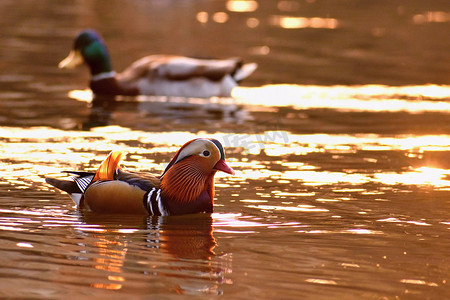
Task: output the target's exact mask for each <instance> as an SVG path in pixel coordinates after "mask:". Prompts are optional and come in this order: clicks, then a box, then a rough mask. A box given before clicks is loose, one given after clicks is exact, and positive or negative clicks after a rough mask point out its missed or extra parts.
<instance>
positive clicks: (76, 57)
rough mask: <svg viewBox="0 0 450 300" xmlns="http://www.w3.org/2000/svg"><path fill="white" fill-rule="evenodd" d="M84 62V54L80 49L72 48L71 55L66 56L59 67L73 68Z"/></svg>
mask: <svg viewBox="0 0 450 300" xmlns="http://www.w3.org/2000/svg"><path fill="white" fill-rule="evenodd" d="M83 62H84V59H83V56H82V55H81V52H80V51H75V50H72V51H70V53H69V55H67V57H66V58H64V59H63V60H62V61H61V62H60V63H59V64H58V68H60V69H72V68H75V67H76V66H79V65H81V64H82V63H83Z"/></svg>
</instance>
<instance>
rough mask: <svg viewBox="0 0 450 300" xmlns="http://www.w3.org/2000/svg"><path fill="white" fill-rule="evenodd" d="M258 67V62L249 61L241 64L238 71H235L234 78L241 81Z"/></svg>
mask: <svg viewBox="0 0 450 300" xmlns="http://www.w3.org/2000/svg"><path fill="white" fill-rule="evenodd" d="M256 68H258V64H257V63H247V64H243V65H242V66H240V68H237V69H236V71H235V72H234V73H233V78H234V80H235V81H236V82H238V83H239V82H241V81H242V80H243V79H245V78H247V77H248V76H250V75H251V74H252V73H253V72H254V71H255V70H256Z"/></svg>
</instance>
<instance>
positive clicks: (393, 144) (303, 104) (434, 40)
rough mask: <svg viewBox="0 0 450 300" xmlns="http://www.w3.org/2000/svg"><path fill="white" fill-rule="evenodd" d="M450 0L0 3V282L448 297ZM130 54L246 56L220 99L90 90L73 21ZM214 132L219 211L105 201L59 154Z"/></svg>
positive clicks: (42, 288)
mask: <svg viewBox="0 0 450 300" xmlns="http://www.w3.org/2000/svg"><path fill="white" fill-rule="evenodd" d="M447 2H448V1H398V0H396V1H362V0H355V1H336V0H335V1H331V0H328V1H319V0H309V1H290V0H280V1H193V0H191V1H188V0H186V1H143V0H142V1H141V0H132V1H123V0H113V1H66V0H64V1H46V0H41V1H38V2H36V1H27V0H22V1H9V0H3V1H1V2H0V28H1V29H0V33H1V34H0V178H1V179H2V180H0V253H1V255H0V274H1V277H2V281H1V283H0V298H5V299H75V298H76V299H80V298H81V299H91V298H92V299H123V298H124V297H131V298H133V299H172V298H173V299H175V298H182V299H184V298H195V299H197V298H200V299H214V298H219V297H221V298H225V299H248V298H255V299H447V298H449V297H450V292H449V291H450V289H449V286H448V285H449V280H450V278H449V274H450V273H449V270H450V263H449V261H450V259H449V258H450V257H449V254H448V253H449V250H450V242H449V241H450V239H449V238H450V218H449V213H448V211H449V208H450V86H449V81H450V77H449V74H450V55H449V53H450V52H449V50H450V39H449V38H448V32H450V31H449V29H450V11H449V9H448V3H447ZM85 28H94V29H96V30H97V31H98V32H100V33H101V34H102V36H103V37H104V39H105V42H106V44H107V46H108V49H109V51H110V54H111V59H112V62H113V66H114V67H115V69H116V70H117V71H122V70H123V69H124V68H125V67H127V66H128V65H129V64H131V63H132V62H133V61H135V60H136V59H138V58H140V57H143V56H145V55H148V54H157V53H168V54H180V55H188V56H196V57H221V58H224V57H242V58H243V59H244V60H245V61H249V62H256V63H257V64H258V69H257V70H256V72H255V73H254V74H253V75H252V76H251V77H249V78H248V79H246V80H245V81H244V82H243V84H242V86H241V87H238V88H236V89H235V90H234V91H233V94H232V95H233V97H232V98H230V99H228V98H227V99H218V98H213V99H183V98H170V99H168V98H166V97H149V96H146V97H143V96H139V97H135V98H123V97H122V98H120V97H119V98H117V99H116V100H117V101H107V102H101V101H100V102H99V101H94V102H92V95H91V94H90V92H89V91H86V90H85V89H86V88H87V86H88V80H89V74H88V70H87V68H86V67H79V68H77V69H74V70H60V69H58V68H57V65H58V62H59V61H60V60H61V59H63V58H64V57H65V56H66V55H67V53H68V51H69V50H70V48H71V46H72V43H73V38H74V36H75V35H76V34H77V33H78V32H79V31H80V30H82V29H85ZM197 137H212V138H216V139H218V140H220V141H221V142H222V144H223V145H224V146H225V150H226V154H227V161H228V162H229V164H230V166H231V167H233V169H235V170H236V175H235V176H228V175H226V174H217V176H216V200H215V205H214V213H213V214H198V215H188V216H178V217H138V216H128V215H100V214H94V213H92V212H88V211H83V210H77V209H76V207H75V206H74V204H73V202H72V201H71V200H70V199H69V197H68V196H67V195H65V194H63V193H60V192H58V191H55V190H54V189H53V188H52V187H50V186H48V185H47V184H46V183H45V182H44V179H45V177H47V176H50V177H61V176H64V174H61V171H63V170H95V168H96V167H97V166H98V165H99V164H100V163H101V161H102V160H103V159H104V158H105V157H106V155H107V154H108V153H109V152H110V151H111V150H123V151H125V152H126V153H127V155H126V157H125V158H124V160H123V163H122V164H123V166H124V167H126V168H128V169H130V170H137V171H146V170H148V171H149V172H151V173H157V174H158V173H161V172H162V171H163V170H164V167H165V166H166V164H167V163H168V162H169V161H170V159H171V158H172V157H173V155H174V153H175V152H176V151H177V150H178V149H179V147H180V146H181V145H183V144H184V143H185V142H186V141H188V140H190V139H193V138H197Z"/></svg>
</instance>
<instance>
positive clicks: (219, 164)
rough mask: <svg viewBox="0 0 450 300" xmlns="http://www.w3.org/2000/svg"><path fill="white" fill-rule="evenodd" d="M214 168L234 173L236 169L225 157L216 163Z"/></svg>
mask: <svg viewBox="0 0 450 300" xmlns="http://www.w3.org/2000/svg"><path fill="white" fill-rule="evenodd" d="M214 169H216V170H219V171H222V172H225V173H228V174H231V175H234V170H233V169H232V168H230V167H229V166H228V165H227V164H226V163H225V161H224V160H223V159H220V160H219V161H218V162H217V163H216V165H215V166H214Z"/></svg>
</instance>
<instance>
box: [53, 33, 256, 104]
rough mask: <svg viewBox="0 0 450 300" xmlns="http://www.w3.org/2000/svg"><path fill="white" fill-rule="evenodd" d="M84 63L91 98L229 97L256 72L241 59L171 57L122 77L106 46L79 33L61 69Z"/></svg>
mask: <svg viewBox="0 0 450 300" xmlns="http://www.w3.org/2000/svg"><path fill="white" fill-rule="evenodd" d="M83 62H86V63H87V64H88V66H89V68H90V71H91V75H92V78H91V82H90V87H91V89H92V91H93V92H94V94H107V95H158V96H181V97H197V98H209V97H213V96H218V97H229V96H230V95H231V91H232V89H233V88H234V87H235V86H237V85H238V83H239V82H240V81H241V80H243V79H244V78H246V77H247V76H249V75H250V74H251V73H253V71H254V70H255V69H256V67H257V65H256V64H254V63H250V64H243V63H242V61H241V60H240V59H237V58H230V59H223V60H218V59H197V58H189V57H184V56H174V55H150V56H146V57H143V58H141V59H139V60H137V61H136V62H134V63H133V64H132V65H131V66H129V67H128V68H127V69H125V70H124V71H123V72H122V73H120V74H117V73H115V72H114V71H113V68H112V66H111V61H110V58H109V54H108V51H107V49H106V46H105V44H104V42H103V40H102V38H101V37H100V35H98V34H97V33H96V32H95V31H93V30H85V31H83V32H81V33H80V34H79V35H78V36H77V37H76V39H75V44H74V47H73V50H72V51H71V52H70V54H69V56H68V57H67V58H65V59H64V60H63V61H61V62H60V64H59V67H60V68H71V67H75V66H77V65H79V64H81V63H83Z"/></svg>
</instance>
